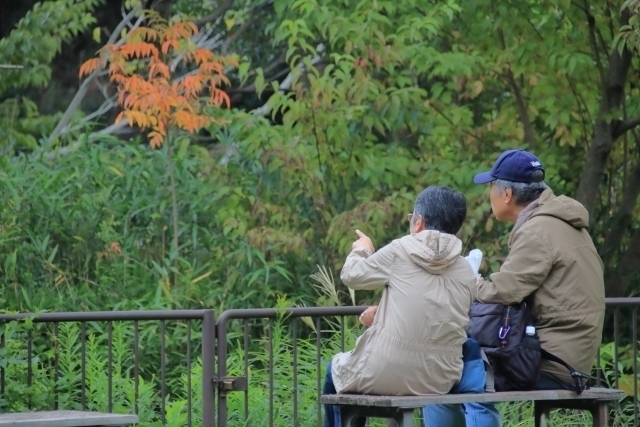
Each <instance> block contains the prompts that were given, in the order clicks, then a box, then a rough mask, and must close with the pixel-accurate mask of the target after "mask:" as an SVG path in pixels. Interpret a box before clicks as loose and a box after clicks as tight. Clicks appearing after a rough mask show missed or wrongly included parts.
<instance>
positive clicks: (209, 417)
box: [202, 310, 216, 427]
mask: <svg viewBox="0 0 640 427" xmlns="http://www.w3.org/2000/svg"><path fill="white" fill-rule="evenodd" d="M215 333H216V323H215V319H214V318H213V310H207V311H205V313H204V314H203V316H202V427H214V423H215V421H214V420H215V410H214V409H215V392H214V390H213V376H214V365H215V357H216V356H215V351H214V350H215Z"/></svg>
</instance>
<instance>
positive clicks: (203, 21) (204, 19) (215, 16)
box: [195, 0, 233, 27]
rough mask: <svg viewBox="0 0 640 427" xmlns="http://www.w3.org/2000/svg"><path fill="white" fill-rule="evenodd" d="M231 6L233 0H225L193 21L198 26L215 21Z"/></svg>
mask: <svg viewBox="0 0 640 427" xmlns="http://www.w3.org/2000/svg"><path fill="white" fill-rule="evenodd" d="M231 6H233V0H226V1H225V2H224V3H222V5H220V6H219V7H218V8H217V9H216V10H214V11H213V12H211V13H210V14H208V15H207V16H203V17H202V18H200V19H198V20H197V21H195V24H196V25H197V26H198V27H200V26H202V25H204V24H207V23H209V22H215V21H217V20H218V19H219V18H220V17H221V16H222V15H224V14H225V13H227V10H229V9H231Z"/></svg>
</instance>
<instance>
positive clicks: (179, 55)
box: [80, 22, 237, 148]
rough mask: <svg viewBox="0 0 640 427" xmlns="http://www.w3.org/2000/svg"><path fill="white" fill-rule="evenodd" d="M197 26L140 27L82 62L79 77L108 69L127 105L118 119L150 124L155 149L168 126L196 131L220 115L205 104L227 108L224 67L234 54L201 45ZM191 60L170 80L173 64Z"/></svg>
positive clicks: (117, 120) (182, 24)
mask: <svg viewBox="0 0 640 427" xmlns="http://www.w3.org/2000/svg"><path fill="white" fill-rule="evenodd" d="M197 32H198V28H197V27H196V26H195V25H194V24H193V23H191V22H178V23H173V24H171V25H168V24H167V23H166V22H161V23H160V24H157V25H154V27H153V28H148V27H139V28H136V29H134V30H132V31H131V32H130V33H128V34H127V35H126V36H125V38H124V39H123V40H124V42H123V43H119V44H109V45H106V46H104V47H102V48H101V49H100V50H99V51H98V57H96V58H92V59H89V60H88V61H86V62H85V63H84V64H82V67H80V76H81V77H82V76H86V75H89V74H91V73H93V72H95V71H97V70H101V69H107V70H108V72H109V78H110V80H111V81H112V82H113V83H115V84H116V85H117V87H118V98H117V100H118V103H119V104H120V106H122V108H123V110H122V112H121V113H120V114H119V115H118V117H117V118H116V122H119V121H120V120H123V119H126V120H127V122H128V123H129V125H130V126H138V127H140V128H144V129H148V130H149V133H148V137H149V142H150V144H151V146H152V147H153V148H156V147H159V146H160V145H162V142H163V141H164V139H165V138H166V136H167V132H168V131H169V130H170V129H174V128H177V129H182V130H184V131H186V132H189V133H195V132H197V131H198V130H200V129H202V128H203V127H205V126H207V125H209V124H211V123H219V122H220V120H218V119H216V118H215V117H213V116H211V115H210V114H204V112H203V109H204V108H205V106H207V105H208V106H210V107H220V106H222V105H223V104H224V105H226V106H227V107H228V106H229V104H230V101H229V97H228V96H227V94H226V93H225V92H224V91H222V90H221V89H220V86H221V85H223V84H229V81H228V79H227V78H226V77H225V75H224V67H225V66H228V65H232V66H237V64H236V63H235V61H234V60H233V59H232V58H228V57H217V56H216V55H214V54H213V52H211V51H210V50H207V49H204V48H200V47H197V46H196V45H195V44H194V43H193V41H192V40H191V38H192V37H193V36H194V35H195V34H197ZM178 63H180V65H181V66H182V67H184V66H185V65H190V69H191V70H192V71H190V72H188V73H187V74H186V75H184V76H182V77H180V78H176V79H172V77H173V76H172V75H173V71H174V70H172V67H175V66H176V65H177V64H178Z"/></svg>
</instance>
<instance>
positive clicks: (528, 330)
mask: <svg viewBox="0 0 640 427" xmlns="http://www.w3.org/2000/svg"><path fill="white" fill-rule="evenodd" d="M524 333H525V334H527V335H528V336H530V337H532V336H534V335H535V334H536V327H535V326H532V325H529V326H527V327H526V328H525V330H524Z"/></svg>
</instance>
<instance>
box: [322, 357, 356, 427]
mask: <svg viewBox="0 0 640 427" xmlns="http://www.w3.org/2000/svg"><path fill="white" fill-rule="evenodd" d="M322 394H338V392H337V391H336V386H335V385H333V376H332V375H331V362H329V364H328V365H327V373H326V375H325V376H324V386H323V387H322ZM366 423H367V419H366V418H364V417H362V418H358V419H357V420H356V423H355V424H356V427H365V424H366ZM324 427H340V407H339V406H336V405H324Z"/></svg>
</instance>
